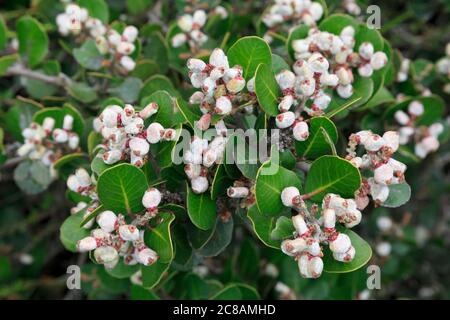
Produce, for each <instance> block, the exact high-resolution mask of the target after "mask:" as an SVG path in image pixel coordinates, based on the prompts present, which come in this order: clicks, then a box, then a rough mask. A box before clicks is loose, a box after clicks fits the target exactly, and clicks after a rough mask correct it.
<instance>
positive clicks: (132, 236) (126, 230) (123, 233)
mask: <svg viewBox="0 0 450 320" xmlns="http://www.w3.org/2000/svg"><path fill="white" fill-rule="evenodd" d="M119 236H120V238H122V239H123V240H125V241H135V240H137V239H139V230H138V229H137V228H136V227H135V226H133V225H129V224H124V225H122V226H120V227H119Z"/></svg>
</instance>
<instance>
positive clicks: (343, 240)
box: [330, 233, 352, 253]
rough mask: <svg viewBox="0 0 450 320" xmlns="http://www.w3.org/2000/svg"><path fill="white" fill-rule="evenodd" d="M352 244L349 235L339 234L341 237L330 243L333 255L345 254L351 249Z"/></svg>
mask: <svg viewBox="0 0 450 320" xmlns="http://www.w3.org/2000/svg"><path fill="white" fill-rule="evenodd" d="M351 245H352V242H351V240H350V238H349V236H348V235H346V234H344V233H339V235H338V236H337V237H336V239H334V240H333V241H331V242H330V250H331V251H333V253H344V252H347V251H348V249H350V247H351Z"/></svg>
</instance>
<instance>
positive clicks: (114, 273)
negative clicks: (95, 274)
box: [105, 259, 139, 279]
mask: <svg viewBox="0 0 450 320" xmlns="http://www.w3.org/2000/svg"><path fill="white" fill-rule="evenodd" d="M105 270H106V272H107V273H108V274H109V275H110V276H111V277H114V278H117V279H128V278H130V277H131V276H132V275H133V274H135V273H136V272H137V271H138V270H139V264H135V265H131V266H130V265H126V264H125V263H124V262H123V259H119V262H118V263H117V265H116V266H115V267H114V268H113V269H105Z"/></svg>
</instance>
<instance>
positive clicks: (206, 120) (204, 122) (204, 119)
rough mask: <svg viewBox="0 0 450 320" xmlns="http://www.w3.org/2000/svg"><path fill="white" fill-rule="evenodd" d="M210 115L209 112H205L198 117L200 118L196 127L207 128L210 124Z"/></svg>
mask: <svg viewBox="0 0 450 320" xmlns="http://www.w3.org/2000/svg"><path fill="white" fill-rule="evenodd" d="M211 117H212V116H211V114H210V113H205V114H204V115H202V116H201V117H200V120H198V121H197V123H196V127H197V128H199V129H200V130H202V131H205V130H208V128H209V126H210V125H211Z"/></svg>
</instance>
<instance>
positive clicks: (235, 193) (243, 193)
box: [227, 187, 249, 198]
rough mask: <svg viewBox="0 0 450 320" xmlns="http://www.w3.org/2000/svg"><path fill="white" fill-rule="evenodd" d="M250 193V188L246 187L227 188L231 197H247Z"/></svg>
mask: <svg viewBox="0 0 450 320" xmlns="http://www.w3.org/2000/svg"><path fill="white" fill-rule="evenodd" d="M248 194H249V190H248V188H246V187H229V188H228V189H227V195H228V196H229V197H230V198H246V197H247V196H248Z"/></svg>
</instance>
